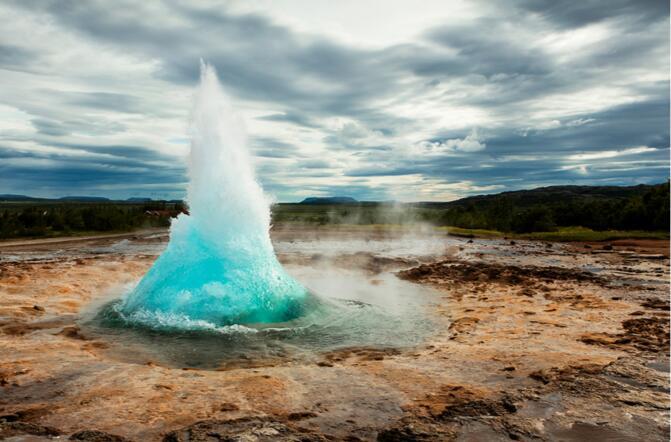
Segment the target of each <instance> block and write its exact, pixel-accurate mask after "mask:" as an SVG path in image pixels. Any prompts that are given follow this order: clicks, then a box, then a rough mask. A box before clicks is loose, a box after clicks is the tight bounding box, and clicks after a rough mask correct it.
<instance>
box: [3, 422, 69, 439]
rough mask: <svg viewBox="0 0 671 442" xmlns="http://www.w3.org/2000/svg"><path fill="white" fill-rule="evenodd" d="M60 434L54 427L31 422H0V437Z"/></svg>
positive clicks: (52, 435)
mask: <svg viewBox="0 0 671 442" xmlns="http://www.w3.org/2000/svg"><path fill="white" fill-rule="evenodd" d="M60 434H61V432H60V431H59V430H57V429H56V428H53V427H47V426H44V425H38V424H34V423H31V422H0V439H6V438H9V437H15V436H24V435H32V436H46V437H54V436H59V435H60Z"/></svg>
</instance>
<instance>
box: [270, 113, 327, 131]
mask: <svg viewBox="0 0 671 442" xmlns="http://www.w3.org/2000/svg"><path fill="white" fill-rule="evenodd" d="M258 119H259V120H265V121H279V122H286V123H292V124H296V125H298V126H305V127H309V128H317V127H320V125H318V124H317V123H315V122H314V121H313V120H312V119H311V118H309V117H307V116H306V115H303V114H299V113H296V112H285V113H281V114H270V115H263V116H261V117H258Z"/></svg>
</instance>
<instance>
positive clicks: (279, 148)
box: [250, 137, 298, 158]
mask: <svg viewBox="0 0 671 442" xmlns="http://www.w3.org/2000/svg"><path fill="white" fill-rule="evenodd" d="M250 141H251V146H252V151H253V152H254V154H255V155H256V156H258V157H265V158H294V157H296V156H297V155H298V154H297V153H296V148H295V146H294V145H292V144H289V143H285V142H284V141H281V140H278V139H277V138H273V137H253V138H251V140H250Z"/></svg>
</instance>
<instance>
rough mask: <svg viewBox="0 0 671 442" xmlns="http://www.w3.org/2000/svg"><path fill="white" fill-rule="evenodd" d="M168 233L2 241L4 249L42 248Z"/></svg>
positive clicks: (164, 231) (144, 232) (145, 232)
mask: <svg viewBox="0 0 671 442" xmlns="http://www.w3.org/2000/svg"><path fill="white" fill-rule="evenodd" d="M160 233H166V234H167V233H168V230H167V229H143V230H136V231H133V232H125V233H109V234H100V235H88V236H64V237H59V238H34V239H21V240H14V239H12V240H3V241H0V249H2V248H34V247H41V246H52V245H53V246H60V245H61V244H64V243H85V242H90V241H99V240H109V239H128V238H135V237H141V236H147V235H153V234H160Z"/></svg>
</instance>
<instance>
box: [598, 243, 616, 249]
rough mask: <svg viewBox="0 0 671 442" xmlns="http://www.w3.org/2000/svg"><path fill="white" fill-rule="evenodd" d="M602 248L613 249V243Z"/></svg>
mask: <svg viewBox="0 0 671 442" xmlns="http://www.w3.org/2000/svg"><path fill="white" fill-rule="evenodd" d="M601 249H602V250H613V245H612V244H605V245H604V246H603V247H601Z"/></svg>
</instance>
